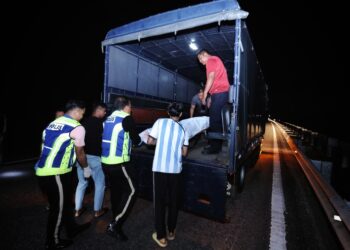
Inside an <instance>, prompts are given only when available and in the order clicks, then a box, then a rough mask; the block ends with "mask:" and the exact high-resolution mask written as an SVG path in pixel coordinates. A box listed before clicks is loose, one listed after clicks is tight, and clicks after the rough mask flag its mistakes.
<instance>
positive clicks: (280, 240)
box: [269, 124, 287, 250]
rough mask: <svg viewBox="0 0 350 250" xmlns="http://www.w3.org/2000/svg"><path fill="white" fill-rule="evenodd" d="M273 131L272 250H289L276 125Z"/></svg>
mask: <svg viewBox="0 0 350 250" xmlns="http://www.w3.org/2000/svg"><path fill="white" fill-rule="evenodd" d="M272 131H273V148H274V154H273V176H272V194H271V227H270V246H269V248H270V249H273V250H280V249H287V244H286V226H285V219H284V211H285V206H284V196H283V187H282V176H281V165H280V157H279V151H278V145H277V136H276V130H275V127H274V125H273V124H272Z"/></svg>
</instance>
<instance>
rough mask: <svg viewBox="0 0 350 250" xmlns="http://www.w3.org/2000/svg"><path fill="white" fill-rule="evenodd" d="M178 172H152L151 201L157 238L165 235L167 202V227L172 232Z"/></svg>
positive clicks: (177, 192)
mask: <svg viewBox="0 0 350 250" xmlns="http://www.w3.org/2000/svg"><path fill="white" fill-rule="evenodd" d="M180 176H181V175H180V174H167V173H159V172H153V203H154V214H155V227H156V231H157V238H158V239H162V238H165V236H166V226H165V210H166V205H167V203H168V229H169V232H174V230H175V228H176V222H177V215H178V211H179V184H180Z"/></svg>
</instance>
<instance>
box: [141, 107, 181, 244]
mask: <svg viewBox="0 0 350 250" xmlns="http://www.w3.org/2000/svg"><path fill="white" fill-rule="evenodd" d="M182 110H183V105H182V104H181V103H171V104H170V105H169V107H168V114H169V116H170V118H161V119H158V120H157V121H156V122H155V123H154V125H153V127H152V129H151V132H150V133H149V137H148V141H147V143H148V144H152V145H156V149H155V154H154V158H153V166H152V171H153V202H154V213H155V227H156V232H154V233H153V234H152V238H153V240H154V241H155V242H156V243H157V244H158V245H159V246H160V247H166V246H167V239H168V240H174V239H175V228H176V222H177V216H178V203H179V185H180V176H181V175H180V174H181V171H182V157H183V156H186V155H187V152H188V134H187V133H186V132H185V130H184V128H183V127H182V126H181V125H180V124H179V122H178V121H179V119H180V117H181V115H182ZM167 194H168V195H169V197H168V198H169V199H167V197H166V196H167ZM166 200H168V201H169V204H168V220H167V221H168V230H169V233H168V235H167V234H166V225H165V214H166V212H165V211H166Z"/></svg>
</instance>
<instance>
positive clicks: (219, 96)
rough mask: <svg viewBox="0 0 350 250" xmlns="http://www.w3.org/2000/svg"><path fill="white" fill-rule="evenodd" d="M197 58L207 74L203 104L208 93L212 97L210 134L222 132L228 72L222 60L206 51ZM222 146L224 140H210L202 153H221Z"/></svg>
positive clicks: (200, 52) (226, 98)
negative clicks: (222, 115) (222, 111)
mask: <svg viewBox="0 0 350 250" xmlns="http://www.w3.org/2000/svg"><path fill="white" fill-rule="evenodd" d="M197 57H198V60H199V62H200V63H201V64H203V65H205V68H206V74H207V81H206V84H205V88H204V96H203V99H202V100H203V101H202V103H203V104H205V100H206V98H207V95H208V93H210V96H211V105H210V108H209V125H210V128H209V129H210V132H222V123H221V110H222V108H223V107H224V106H225V104H226V103H227V100H228V91H229V88H230V84H229V81H228V77H227V71H226V68H225V66H224V64H223V62H222V61H221V59H220V58H219V57H217V56H212V55H210V54H209V53H208V51H206V50H205V49H202V50H201V51H199V52H198V54H197ZM221 146H222V140H218V139H210V140H209V145H208V146H206V147H205V148H204V150H203V151H202V153H203V154H216V153H219V152H220V151H221Z"/></svg>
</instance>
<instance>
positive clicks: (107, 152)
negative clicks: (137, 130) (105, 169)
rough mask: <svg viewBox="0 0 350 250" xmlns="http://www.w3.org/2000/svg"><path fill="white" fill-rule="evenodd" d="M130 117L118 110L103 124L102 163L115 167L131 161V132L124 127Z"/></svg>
mask: <svg viewBox="0 0 350 250" xmlns="http://www.w3.org/2000/svg"><path fill="white" fill-rule="evenodd" d="M128 115H129V114H128V113H126V112H124V111H119V110H117V111H114V112H113V113H112V114H111V115H110V116H109V117H108V118H107V119H106V121H105V122H104V123H103V135H102V155H101V161H102V163H104V164H108V165H114V164H120V163H123V162H128V161H130V150H131V140H130V137H129V132H126V131H125V130H124V129H123V125H122V123H123V120H124V118H125V117H127V116H128Z"/></svg>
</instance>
